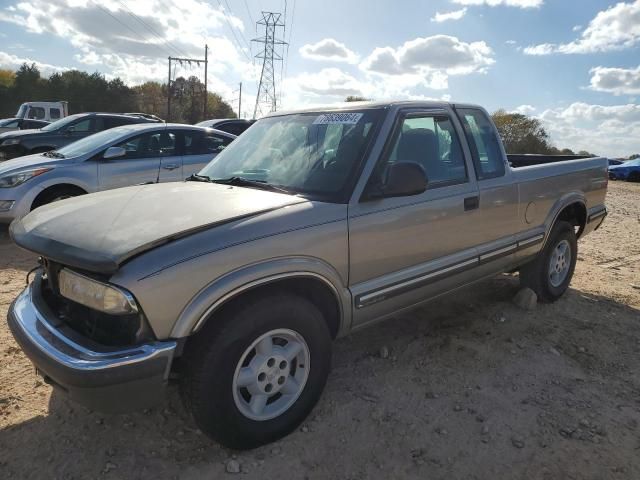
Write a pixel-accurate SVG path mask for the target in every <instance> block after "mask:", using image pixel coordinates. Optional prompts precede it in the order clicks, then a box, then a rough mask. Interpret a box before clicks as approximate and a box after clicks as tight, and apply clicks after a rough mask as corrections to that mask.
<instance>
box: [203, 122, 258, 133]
mask: <svg viewBox="0 0 640 480" xmlns="http://www.w3.org/2000/svg"><path fill="white" fill-rule="evenodd" d="M254 123H255V120H246V119H244V118H216V119H213V120H205V121H204V122H200V123H196V125H198V126H199V127H207V128H215V129H216V130H222V131H223V132H227V133H231V134H233V135H236V136H237V135H240V134H241V133H243V132H244V131H245V130H246V129H247V128H249V127H250V126H251V125H253V124H254Z"/></svg>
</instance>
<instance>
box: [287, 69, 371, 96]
mask: <svg viewBox="0 0 640 480" xmlns="http://www.w3.org/2000/svg"><path fill="white" fill-rule="evenodd" d="M287 85H288V86H289V87H293V88H294V89H295V90H296V91H297V93H298V94H299V95H300V96H307V97H331V98H345V97H347V96H349V95H358V96H363V95H367V93H370V91H371V86H370V85H367V84H366V83H363V82H361V81H359V80H358V79H356V78H355V77H354V76H352V75H349V74H348V73H345V72H343V71H342V70H340V69H338V68H324V69H322V70H320V71H319V72H316V73H306V72H305V73H301V74H300V75H297V76H296V77H292V78H290V79H289V80H288V84H287ZM287 90H288V88H287ZM289 93H290V92H289Z"/></svg>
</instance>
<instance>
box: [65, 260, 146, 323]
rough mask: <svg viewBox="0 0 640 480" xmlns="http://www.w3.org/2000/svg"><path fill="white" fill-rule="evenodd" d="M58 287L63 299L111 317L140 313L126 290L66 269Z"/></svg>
mask: <svg viewBox="0 0 640 480" xmlns="http://www.w3.org/2000/svg"><path fill="white" fill-rule="evenodd" d="M58 286H59V289H60V294H61V295H62V296H63V297H66V298H68V299H69V300H73V301H74V302H77V303H79V304H81V305H84V306H86V307H89V308H93V309H94V310H99V311H101V312H104V313H109V314H111V315H127V314H130V313H135V312H137V311H138V306H137V305H136V302H135V300H134V298H133V295H131V294H130V293H129V292H127V291H126V290H124V289H121V288H119V287H116V286H115V285H108V284H106V283H102V282H98V281H96V280H93V279H92V278H89V277H85V276H84V275H80V274H79V273H75V272H72V271H71V270H67V269H66V268H64V269H62V270H60V273H59V275H58Z"/></svg>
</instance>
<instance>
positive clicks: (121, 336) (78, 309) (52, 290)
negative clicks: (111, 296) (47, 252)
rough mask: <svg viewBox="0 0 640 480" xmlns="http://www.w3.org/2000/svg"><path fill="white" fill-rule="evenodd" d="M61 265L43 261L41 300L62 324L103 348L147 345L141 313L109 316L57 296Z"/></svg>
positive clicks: (146, 333) (145, 325) (145, 328)
mask: <svg viewBox="0 0 640 480" xmlns="http://www.w3.org/2000/svg"><path fill="white" fill-rule="evenodd" d="M61 269H62V265H60V264H58V263H55V262H52V261H50V260H44V261H43V270H44V274H43V276H42V283H41V292H42V299H43V301H44V302H45V304H46V305H47V307H48V308H49V309H50V310H51V311H52V312H53V313H54V315H55V316H56V317H57V318H58V320H60V321H61V322H62V323H64V324H65V325H67V326H68V327H69V328H71V329H72V330H73V331H75V332H76V333H78V334H80V335H82V336H83V337H86V338H88V339H90V340H92V341H93V342H96V343H98V344H100V345H104V346H114V347H115V346H117V347H124V346H132V345H135V344H139V343H142V342H144V341H148V340H149V339H150V337H151V334H150V329H149V328H148V327H147V323H146V321H145V319H144V317H143V315H142V314H141V313H134V314H130V315H109V314H106V313H103V312H99V311H97V310H93V309H91V308H89V307H85V306H84V305H80V304H79V303H76V302H74V301H72V300H69V299H67V298H65V297H63V296H62V295H60V290H59V288H58V281H57V280H58V273H59V272H60V270H61Z"/></svg>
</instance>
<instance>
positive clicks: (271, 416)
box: [182, 293, 331, 449]
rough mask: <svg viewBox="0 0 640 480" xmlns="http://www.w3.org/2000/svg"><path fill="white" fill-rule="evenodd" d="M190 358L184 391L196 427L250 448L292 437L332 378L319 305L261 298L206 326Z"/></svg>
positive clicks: (225, 442)
mask: <svg viewBox="0 0 640 480" xmlns="http://www.w3.org/2000/svg"><path fill="white" fill-rule="evenodd" d="M184 360H185V363H186V368H185V372H184V376H183V381H182V393H183V397H184V399H185V403H186V404H187V406H188V407H189V409H190V410H191V413H192V414H193V417H194V419H195V422H196V424H197V425H198V427H199V428H200V429H201V430H202V431H204V432H205V433H206V434H207V435H209V436H211V437H212V438H214V439H215V440H217V441H219V442H220V443H221V444H223V445H225V446H227V447H230V448H236V449H248V448H254V447H258V446H260V445H263V444H265V443H268V442H272V441H274V440H277V439H278V438H281V437H283V436H284V435H287V434H288V433H290V432H291V431H293V430H294V429H295V428H296V427H297V426H298V425H299V424H300V423H301V422H302V421H303V420H304V419H305V418H306V416H307V415H308V414H309V412H310V411H311V409H312V408H313V407H314V405H315V404H316V402H317V401H318V399H319V397H320V394H321V393H322V390H323V389H324V385H325V383H326V380H327V376H328V374H329V368H330V361H331V336H330V334H329V329H328V327H327V324H326V322H325V320H324V318H323V316H322V314H321V313H320V311H319V310H318V309H317V308H316V307H315V305H313V303H311V302H309V301H307V300H306V299H304V298H301V297H298V296H295V295H290V294H286V293H278V294H272V295H260V296H256V297H254V298H252V299H251V300H249V301H248V302H243V303H242V304H241V305H240V304H238V305H236V306H234V307H232V308H231V309H230V310H228V311H227V312H226V313H225V314H224V315H223V318H219V319H212V320H211V321H210V322H208V324H207V325H205V327H204V329H203V330H202V331H201V332H199V333H197V334H196V336H195V337H194V338H193V339H192V340H191V341H190V342H189V343H188V344H187V345H186V348H185V357H184Z"/></svg>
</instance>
